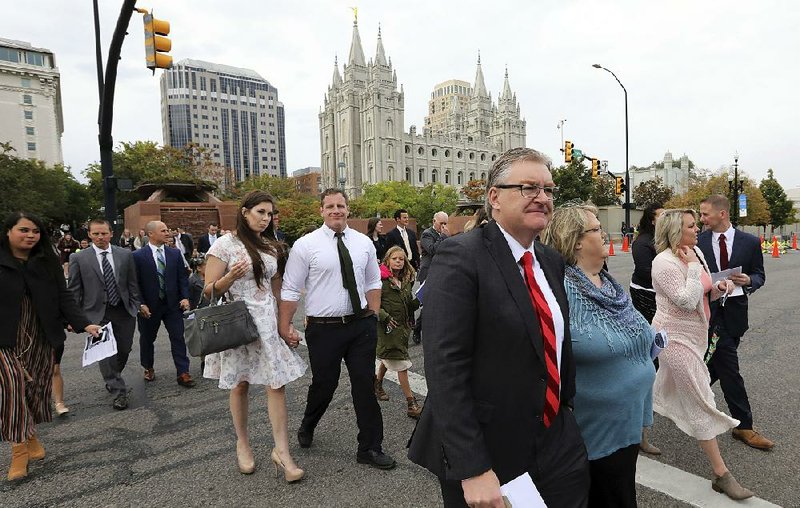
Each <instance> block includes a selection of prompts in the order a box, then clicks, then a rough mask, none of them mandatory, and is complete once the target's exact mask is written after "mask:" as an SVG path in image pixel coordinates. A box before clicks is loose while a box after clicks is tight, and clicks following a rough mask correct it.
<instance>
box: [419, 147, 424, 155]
mask: <svg viewBox="0 0 800 508" xmlns="http://www.w3.org/2000/svg"><path fill="white" fill-rule="evenodd" d="M417 153H418V154H420V155H423V154H424V153H425V149H424V148H422V147H419V148H417Z"/></svg>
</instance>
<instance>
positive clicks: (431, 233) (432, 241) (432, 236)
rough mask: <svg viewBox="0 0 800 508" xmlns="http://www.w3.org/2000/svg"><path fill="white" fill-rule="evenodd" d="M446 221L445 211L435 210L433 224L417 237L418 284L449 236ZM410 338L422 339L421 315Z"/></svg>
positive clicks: (416, 342) (415, 341)
mask: <svg viewBox="0 0 800 508" xmlns="http://www.w3.org/2000/svg"><path fill="white" fill-rule="evenodd" d="M447 221H448V217H447V214H446V213H444V212H436V213H435V214H433V224H432V225H431V227H429V228H428V229H426V230H425V231H423V232H422V236H420V237H419V244H420V247H421V248H420V250H421V251H422V257H421V259H420V262H419V272H418V273H417V280H418V281H419V283H420V284H422V283H423V282H425V279H426V278H427V277H428V269H429V268H430V266H431V261H433V256H435V255H436V248H437V247H438V246H439V244H440V243H442V240H444V239H445V238H447V237H448V236H450V232H449V231H448V230H447ZM411 339H412V340H413V341H414V343H415V344H419V343H420V342H421V341H422V315H420V317H419V318H417V321H416V323H415V324H414V335H412V337H411Z"/></svg>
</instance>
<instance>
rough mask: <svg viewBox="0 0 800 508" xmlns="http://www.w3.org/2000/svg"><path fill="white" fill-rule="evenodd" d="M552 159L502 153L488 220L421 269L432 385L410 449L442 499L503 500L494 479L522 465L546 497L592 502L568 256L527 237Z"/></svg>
mask: <svg viewBox="0 0 800 508" xmlns="http://www.w3.org/2000/svg"><path fill="white" fill-rule="evenodd" d="M549 168H550V160H549V158H548V157H547V156H546V155H544V154H542V153H540V152H537V151H535V150H531V149H529V148H514V149H511V150H508V151H506V152H505V153H504V154H502V155H501V156H500V157H498V158H497V160H496V161H495V162H494V164H493V165H492V169H491V171H490V173H489V178H488V184H487V189H488V191H487V195H486V210H487V214H488V215H489V217H490V219H491V220H490V221H489V223H488V224H486V225H485V226H484V227H481V228H475V229H473V230H472V231H470V232H468V233H465V234H462V235H458V236H455V237H453V238H451V239H449V240H447V241H446V242H442V243H441V244H440V245H439V247H438V248H437V250H436V256H435V257H434V258H433V261H432V263H431V269H430V273H429V274H428V277H427V279H426V280H425V288H426V289H425V298H424V300H425V305H424V307H423V309H422V317H423V319H424V321H423V325H422V331H423V334H424V335H425V336H426V337H430V338H431V339H432V340H428V339H426V340H424V341H423V342H422V345H423V348H424V352H425V377H426V379H427V383H428V396H427V398H426V399H425V411H423V413H422V416H421V418H420V420H419V423H418V424H417V427H416V429H415V430H414V434H413V436H412V438H411V441H410V443H409V454H408V456H409V458H410V459H411V461H412V462H415V463H416V464H419V465H421V466H423V467H425V468H427V469H428V470H430V471H431V472H433V473H434V474H435V475H436V476H438V477H439V482H440V484H441V489H442V499H443V500H444V505H445V506H447V507H450V506H487V507H488V506H492V507H502V506H503V500H502V497H501V494H500V485H502V484H505V483H508V482H509V481H511V480H513V479H515V478H517V477H519V476H521V475H524V474H526V473H527V474H528V475H529V476H530V477H531V479H532V480H533V483H534V485H535V486H536V488H537V489H538V491H539V492H540V494H541V496H542V498H543V500H544V501H545V503H547V506H553V507H555V506H570V507H585V506H587V505H588V500H589V464H588V461H587V456H586V447H585V446H584V444H583V439H582V438H581V435H580V430H579V428H578V425H577V422H576V421H575V417H574V416H573V414H572V411H571V410H570V408H571V407H572V403H573V398H574V396H575V359H574V357H573V354H572V343H571V340H570V335H569V302H568V301H567V295H566V292H565V290H564V286H563V279H564V270H565V268H564V260H563V259H562V258H561V256H560V255H559V254H558V253H557V252H556V251H554V250H553V249H551V248H549V247H547V246H544V245H542V244H540V243H538V242H536V241H535V238H536V237H537V235H538V234H539V233H541V232H542V231H543V230H544V229H545V227H546V226H547V224H548V223H549V221H550V216H551V215H552V212H553V194H554V192H555V185H554V183H553V178H552V175H551V173H550V169H549Z"/></svg>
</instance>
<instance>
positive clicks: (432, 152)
mask: <svg viewBox="0 0 800 508" xmlns="http://www.w3.org/2000/svg"><path fill="white" fill-rule="evenodd" d="M437 153H439V151H438V150H436V149H435V148H431V155H433V156H434V157H436V154H437Z"/></svg>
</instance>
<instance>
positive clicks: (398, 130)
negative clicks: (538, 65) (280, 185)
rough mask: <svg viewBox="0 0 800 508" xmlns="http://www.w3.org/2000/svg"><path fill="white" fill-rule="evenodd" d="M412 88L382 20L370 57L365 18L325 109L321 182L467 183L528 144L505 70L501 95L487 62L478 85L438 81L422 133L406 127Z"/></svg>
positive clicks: (356, 187)
mask: <svg viewBox="0 0 800 508" xmlns="http://www.w3.org/2000/svg"><path fill="white" fill-rule="evenodd" d="M404 101H405V94H404V93H403V87H402V85H400V88H399V90H398V85H397V72H396V70H395V69H394V67H393V66H392V60H391V58H387V56H386V51H385V49H384V46H383V40H382V37H381V30H380V27H379V28H378V42H377V48H376V50H375V57H374V58H370V59H369V61H367V60H366V59H365V58H364V50H363V49H362V46H361V37H360V35H359V32H358V21H357V20H356V21H355V22H354V23H353V36H352V41H351V44H350V54H349V58H348V60H347V62H346V63H345V65H344V69H343V72H342V73H339V65H338V62H335V63H334V69H333V78H332V81H331V84H330V85H329V86H328V90H327V92H326V94H325V98H324V104H323V107H322V108H321V110H320V113H319V127H320V152H321V161H320V162H321V163H320V166H321V168H322V185H323V186H325V187H343V188H344V189H345V190H346V191H347V192H348V194H350V195H352V196H358V195H360V193H361V191H362V189H363V186H364V185H365V184H373V183H376V182H382V181H403V180H406V181H408V182H410V183H411V184H412V185H415V186H418V187H422V186H424V185H426V184H428V183H435V182H440V183H443V184H446V185H453V186H456V187H459V188H460V187H461V186H463V185H464V184H466V183H467V182H468V181H470V180H477V179H481V178H486V176H487V175H488V172H489V168H490V167H491V164H492V161H493V160H494V159H495V158H497V156H498V155H499V154H500V153H502V152H503V151H505V150H507V149H509V148H514V147H520V146H525V125H526V122H525V120H524V119H522V118H521V117H520V107H519V104H518V103H517V98H516V95H515V94H514V93H513V92H512V91H511V86H510V85H509V82H508V71H506V77H505V83H504V85H503V91H502V93H501V94H500V97H499V99H498V101H497V102H493V101H492V96H491V94H490V93H489V92H488V91H487V90H486V84H485V82H484V79H483V71H482V70H481V61H480V55H478V66H477V70H476V72H475V82H474V83H473V85H472V86H469V84H468V83H466V82H463V81H458V80H450V81H446V82H444V83H440V84H439V85H436V87H434V91H433V93H432V94H431V101H430V102H429V109H428V112H429V116H428V117H427V118H426V125H425V127H424V129H423V132H422V133H418V132H417V129H416V127H414V126H411V128H410V129H409V131H408V132H405V131H404V125H405V123H404V121H405V119H404V109H405V104H404Z"/></svg>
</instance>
